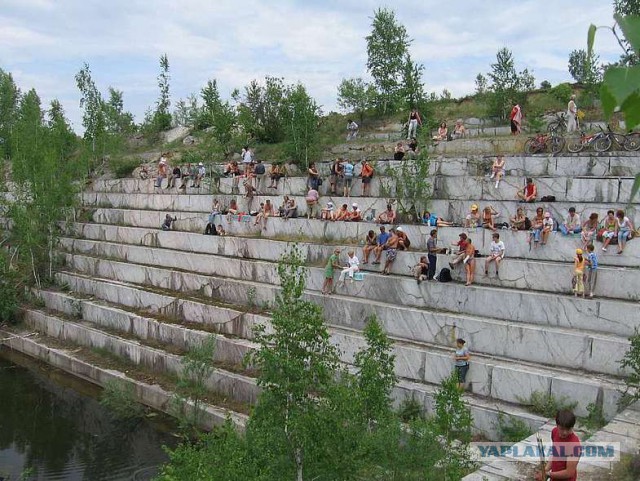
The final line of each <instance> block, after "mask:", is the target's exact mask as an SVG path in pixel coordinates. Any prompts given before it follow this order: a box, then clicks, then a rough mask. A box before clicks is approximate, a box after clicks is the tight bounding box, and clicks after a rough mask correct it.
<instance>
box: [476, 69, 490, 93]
mask: <svg viewBox="0 0 640 481" xmlns="http://www.w3.org/2000/svg"><path fill="white" fill-rule="evenodd" d="M487 89H488V81H487V77H485V76H484V75H482V74H481V73H479V74H478V75H476V93H477V94H478V95H482V94H484V93H486V92H487Z"/></svg>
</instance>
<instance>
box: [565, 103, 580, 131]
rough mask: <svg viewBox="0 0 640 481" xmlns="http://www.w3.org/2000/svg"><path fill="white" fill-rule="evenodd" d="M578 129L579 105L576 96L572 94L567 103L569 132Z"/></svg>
mask: <svg viewBox="0 0 640 481" xmlns="http://www.w3.org/2000/svg"><path fill="white" fill-rule="evenodd" d="M575 130H578V106H577V105H576V96H575V95H572V96H571V100H569V104H568V105H567V132H573V131H575Z"/></svg>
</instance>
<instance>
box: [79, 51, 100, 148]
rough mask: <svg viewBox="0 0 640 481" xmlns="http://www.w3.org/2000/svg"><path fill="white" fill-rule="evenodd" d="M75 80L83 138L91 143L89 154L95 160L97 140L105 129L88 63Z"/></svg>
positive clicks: (98, 98)
mask: <svg viewBox="0 0 640 481" xmlns="http://www.w3.org/2000/svg"><path fill="white" fill-rule="evenodd" d="M75 79H76V85H77V86H78V90H80V93H81V95H82V96H81V97H80V107H81V108H82V109H83V112H82V126H83V127H84V138H85V140H86V141H89V142H91V152H92V155H93V157H94V159H95V157H96V155H97V152H96V149H97V147H98V145H99V140H100V139H101V138H102V137H103V135H104V133H105V128H106V119H105V113H104V102H103V100H102V96H101V95H100V92H99V91H98V89H97V87H96V84H95V83H94V81H93V78H92V77H91V69H90V68H89V64H88V63H85V64H84V65H83V66H82V69H80V71H79V72H78V73H77V74H76V77H75Z"/></svg>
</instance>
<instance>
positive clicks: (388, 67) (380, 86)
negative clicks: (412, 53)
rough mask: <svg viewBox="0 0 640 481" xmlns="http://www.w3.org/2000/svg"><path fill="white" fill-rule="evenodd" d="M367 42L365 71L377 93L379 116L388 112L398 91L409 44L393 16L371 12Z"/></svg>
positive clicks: (396, 98) (380, 11)
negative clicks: (371, 17) (372, 14)
mask: <svg viewBox="0 0 640 481" xmlns="http://www.w3.org/2000/svg"><path fill="white" fill-rule="evenodd" d="M366 41H367V57H368V58H367V69H368V70H369V72H370V73H371V76H372V77H373V81H374V84H375V86H376V88H377V90H378V95H379V106H380V109H381V111H382V113H384V114H386V113H388V112H392V111H393V109H394V107H395V105H396V102H397V100H398V95H399V93H400V89H401V82H402V76H403V69H404V65H405V60H406V57H407V53H408V48H409V45H410V44H411V40H410V39H409V35H408V34H407V29H406V28H405V27H404V25H402V24H401V23H399V22H398V20H397V19H396V16H395V13H394V12H393V11H392V10H389V9H386V8H379V9H378V10H376V11H375V13H374V16H373V20H372V22H371V33H370V34H369V35H367V37H366Z"/></svg>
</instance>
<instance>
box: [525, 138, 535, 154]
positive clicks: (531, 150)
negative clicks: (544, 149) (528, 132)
mask: <svg viewBox="0 0 640 481" xmlns="http://www.w3.org/2000/svg"><path fill="white" fill-rule="evenodd" d="M524 152H525V153H526V154H529V155H531V154H535V153H537V152H538V142H536V139H527V141H526V142H525V143H524Z"/></svg>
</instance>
